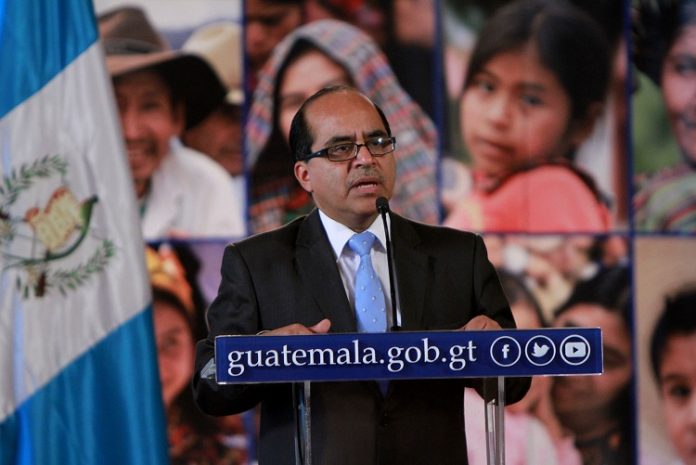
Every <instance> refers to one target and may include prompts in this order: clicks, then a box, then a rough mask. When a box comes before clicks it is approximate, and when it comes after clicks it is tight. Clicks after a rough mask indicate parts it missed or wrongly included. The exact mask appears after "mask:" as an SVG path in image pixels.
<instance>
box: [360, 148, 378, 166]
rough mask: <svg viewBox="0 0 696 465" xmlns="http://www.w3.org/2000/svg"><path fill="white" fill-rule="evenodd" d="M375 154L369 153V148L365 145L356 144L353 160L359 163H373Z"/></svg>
mask: <svg viewBox="0 0 696 465" xmlns="http://www.w3.org/2000/svg"><path fill="white" fill-rule="evenodd" d="M375 158H376V157H375V156H374V155H372V154H371V153H370V151H369V150H367V147H366V146H365V145H362V144H361V145H359V146H358V153H357V155H356V156H355V160H356V161H357V162H358V163H359V164H361V165H365V164H370V165H371V164H373V163H374V162H375Z"/></svg>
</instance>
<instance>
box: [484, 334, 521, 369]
mask: <svg viewBox="0 0 696 465" xmlns="http://www.w3.org/2000/svg"><path fill="white" fill-rule="evenodd" d="M521 355H522V349H521V348H520V344H519V343H518V342H517V341H516V340H515V339H513V338H511V337H510V336H500V337H499V338H497V339H496V340H495V341H493V343H492V344H491V359H492V360H493V363H495V364H496V365H498V366H501V367H509V366H512V365H514V364H515V363H517V361H518V360H519V359H520V356H521Z"/></svg>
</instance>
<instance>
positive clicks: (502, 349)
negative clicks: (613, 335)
mask: <svg viewBox="0 0 696 465" xmlns="http://www.w3.org/2000/svg"><path fill="white" fill-rule="evenodd" d="M215 367H216V370H215V371H216V380H217V382H218V383H219V384H238V383H276V382H298V381H348V380H354V381H355V380H376V379H388V380H395V379H424V378H467V377H474V378H482V377H498V376H506V377H510V376H537V375H553V376H558V375H592V374H601V373H602V370H603V365H602V336H601V331H600V329H599V328H556V329H539V330H519V329H518V330H498V331H418V332H392V333H344V334H316V335H307V336H218V337H217V338H215Z"/></svg>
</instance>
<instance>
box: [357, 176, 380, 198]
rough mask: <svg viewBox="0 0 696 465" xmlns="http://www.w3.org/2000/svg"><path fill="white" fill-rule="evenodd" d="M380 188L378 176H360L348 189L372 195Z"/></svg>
mask: <svg viewBox="0 0 696 465" xmlns="http://www.w3.org/2000/svg"><path fill="white" fill-rule="evenodd" d="M381 187H382V178H381V177H380V176H361V177H359V178H357V179H356V180H354V181H352V182H351V183H350V189H351V190H356V191H358V192H361V193H366V194H367V193H373V192H376V191H377V190H378V189H380V188H381Z"/></svg>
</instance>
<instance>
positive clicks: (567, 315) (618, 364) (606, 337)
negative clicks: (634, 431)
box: [552, 304, 633, 424]
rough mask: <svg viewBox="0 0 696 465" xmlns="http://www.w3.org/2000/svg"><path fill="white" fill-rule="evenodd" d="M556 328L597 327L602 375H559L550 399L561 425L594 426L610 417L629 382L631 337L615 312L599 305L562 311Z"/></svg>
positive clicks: (630, 374)
mask: <svg viewBox="0 0 696 465" xmlns="http://www.w3.org/2000/svg"><path fill="white" fill-rule="evenodd" d="M554 326H556V327H587V328H592V327H600V328H602V348H603V355H604V373H603V374H602V375H601V376H560V377H557V378H555V379H554V386H553V391H552V392H553V397H554V405H555V407H556V410H557V413H558V415H559V416H560V417H561V418H563V419H564V422H568V423H573V422H576V421H586V422H587V423H589V424H592V423H598V422H599V421H600V419H603V418H604V417H606V416H607V415H613V413H612V412H613V409H612V405H613V404H614V403H615V402H616V400H617V399H618V398H619V395H620V393H621V392H622V390H623V389H624V388H626V386H628V385H629V383H630V381H631V376H632V373H633V369H632V365H631V335H630V333H629V330H628V328H626V324H625V323H624V321H623V320H622V318H621V317H620V316H619V315H618V314H617V313H616V312H610V311H608V310H606V309H605V308H603V307H601V306H599V305H593V304H578V305H575V306H574V307H572V308H570V309H568V310H566V311H565V312H563V313H562V314H561V315H560V316H559V317H558V318H557V319H556V320H555V321H554Z"/></svg>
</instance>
